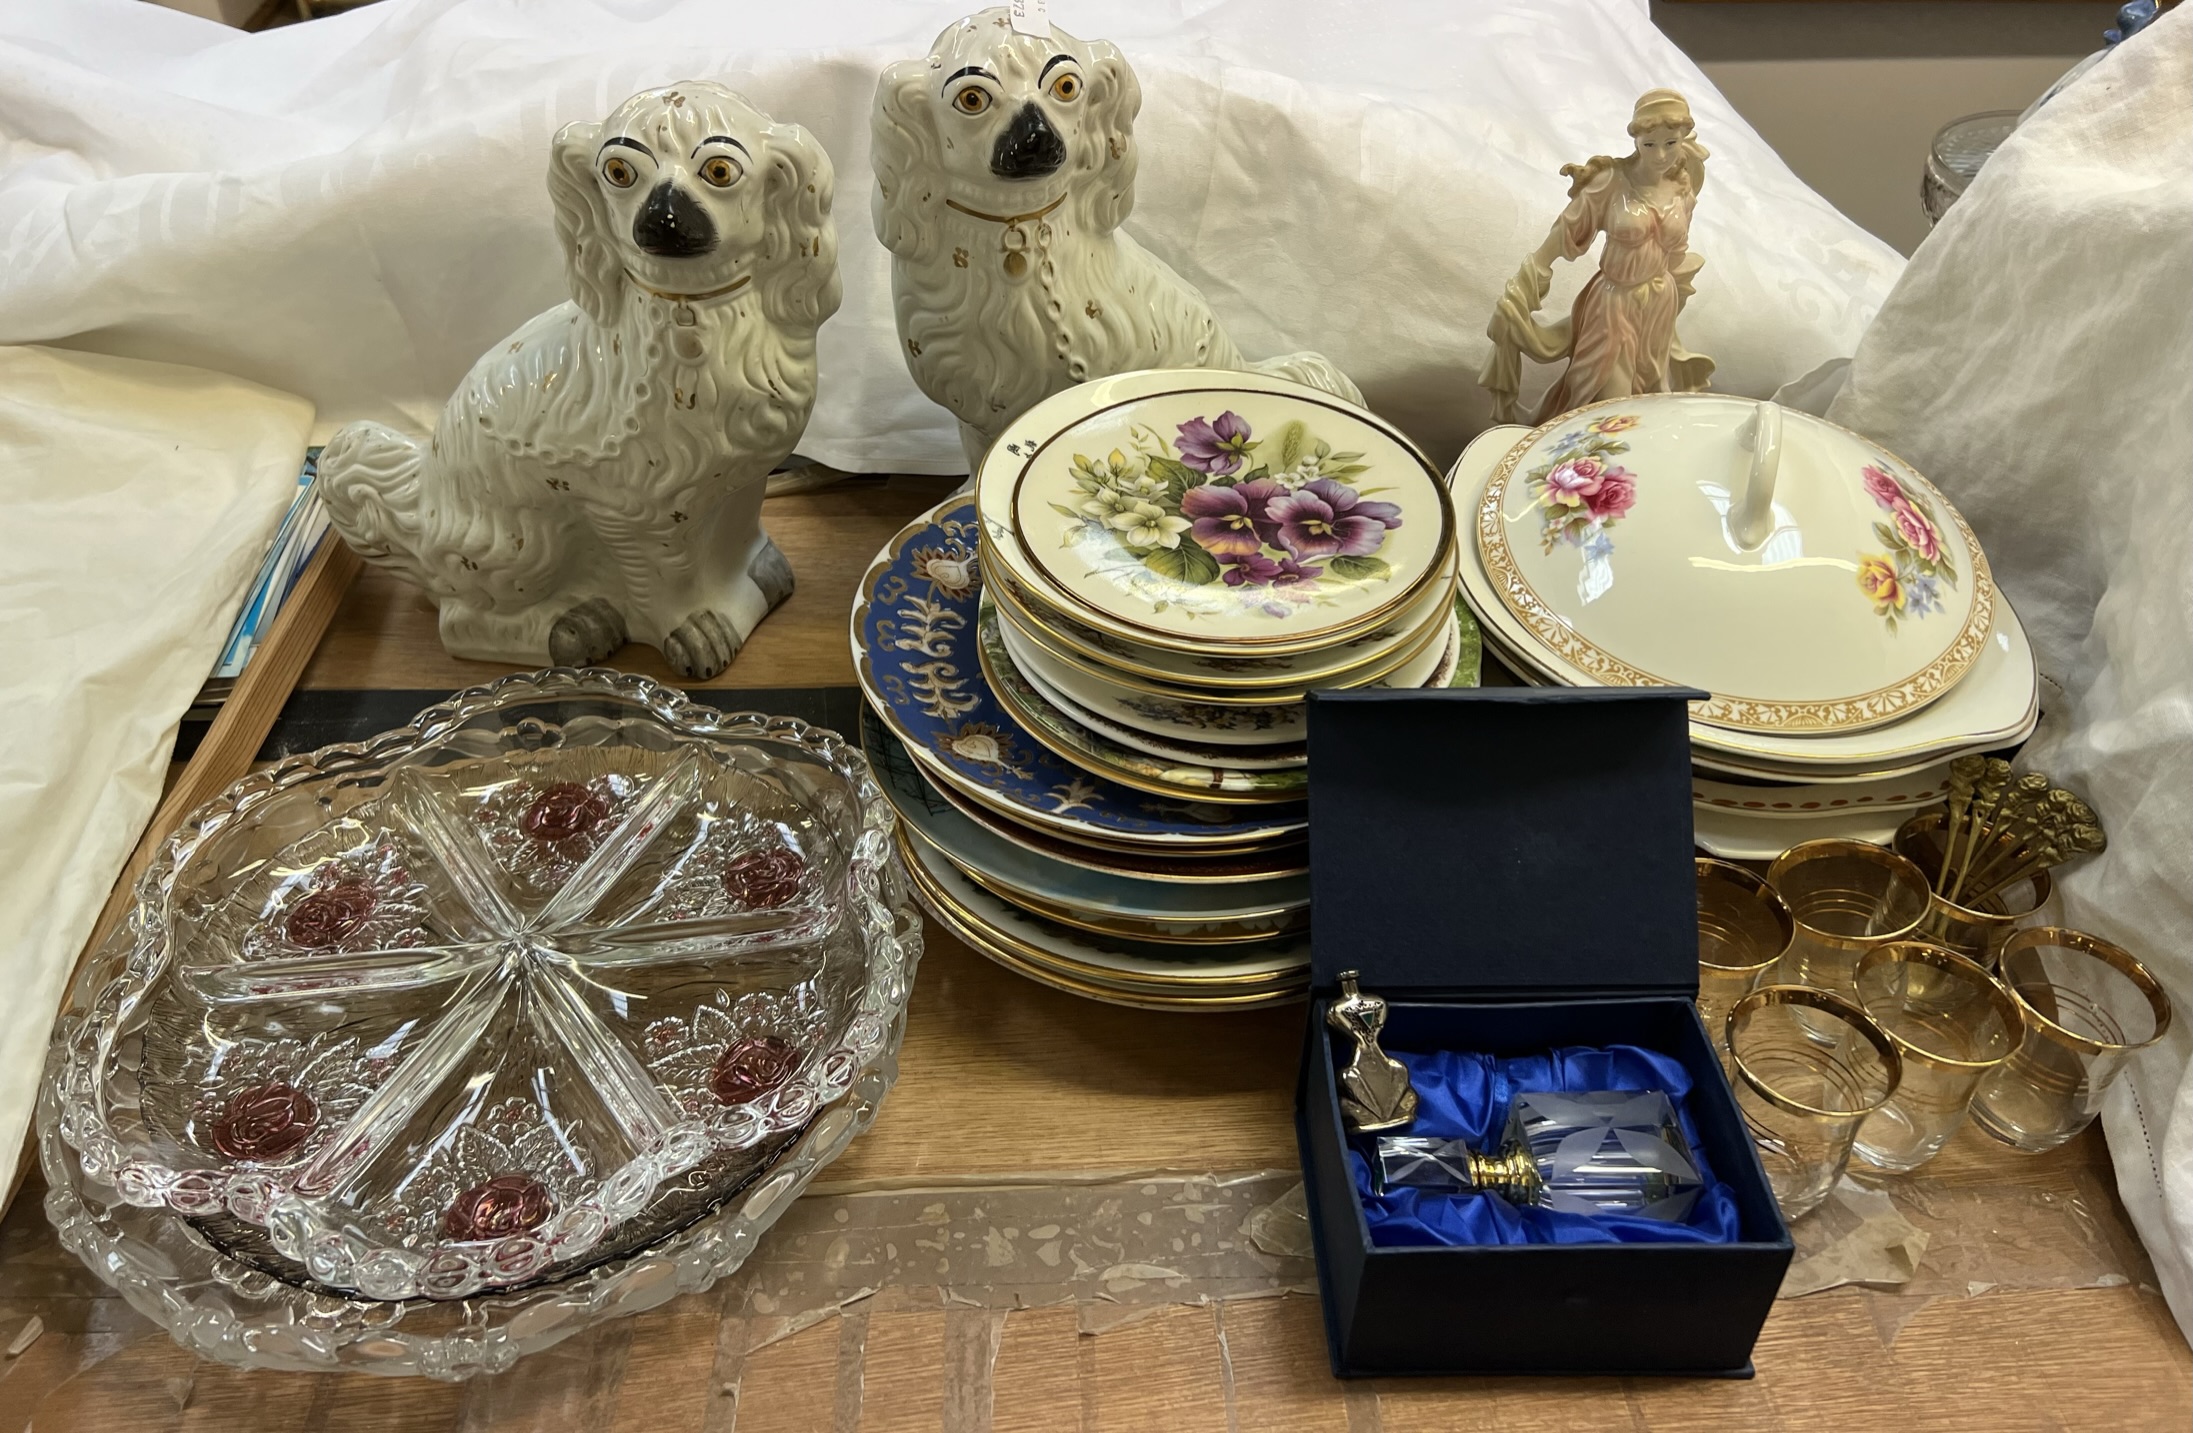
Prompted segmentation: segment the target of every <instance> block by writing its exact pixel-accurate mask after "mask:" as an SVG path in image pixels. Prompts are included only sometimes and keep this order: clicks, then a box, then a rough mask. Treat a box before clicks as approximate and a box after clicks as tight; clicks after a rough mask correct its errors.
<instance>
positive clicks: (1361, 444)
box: [976, 369, 1454, 656]
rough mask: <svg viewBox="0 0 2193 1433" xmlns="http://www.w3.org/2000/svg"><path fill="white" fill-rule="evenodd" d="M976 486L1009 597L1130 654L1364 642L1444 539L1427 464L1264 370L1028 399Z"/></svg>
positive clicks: (1184, 374)
mask: <svg viewBox="0 0 2193 1433" xmlns="http://www.w3.org/2000/svg"><path fill="white" fill-rule="evenodd" d="M976 493H977V498H978V504H979V508H980V512H981V517H982V523H983V531H984V534H985V537H986V538H987V540H988V541H989V542H990V543H991V544H992V545H993V547H994V549H995V556H996V558H997V560H998V561H1000V562H1001V563H1002V564H1003V565H1004V567H1005V568H1006V569H1007V571H1008V572H1009V574H1010V575H1011V576H1012V577H1013V578H1014V579H1015V580H1016V581H1018V582H1019V583H1020V584H1021V586H1022V588H1023V589H1024V590H1025V591H1027V592H1030V593H1033V594H1035V595H1037V596H1039V597H1041V598H1042V599H1043V600H1045V601H1046V602H1048V603H1050V604H1052V605H1054V606H1057V607H1059V608H1061V609H1063V610H1065V611H1067V612H1069V613H1071V614H1072V615H1073V616H1074V617H1075V618H1077V619H1078V620H1079V621H1081V622H1082V623H1084V624H1086V625H1088V626H1091V627H1094V628H1096V629H1098V630H1101V631H1104V632H1107V633H1109V634H1111V635H1114V636H1118V637H1122V638H1125V639H1126V640H1128V641H1130V642H1135V643H1139V644H1142V645H1145V646H1153V647H1159V648H1164V649H1168V650H1171V651H1175V652H1182V653H1187V654H1190V655H1194V654H1198V653H1207V652H1225V653H1229V654H1235V653H1238V654H1245V655H1262V656H1288V655H1299V654H1304V653H1314V652H1319V651H1323V650H1325V649H1328V648H1331V647H1333V646H1335V645H1337V644H1340V643H1342V642H1345V641H1346V640H1347V639H1349V638H1351V637H1354V636H1357V635H1360V634H1362V633H1365V632H1368V631H1371V630H1372V629H1374V628H1376V627H1377V626H1379V625H1380V624H1381V623H1382V622H1383V621H1385V620H1386V619H1387V618H1388V617H1390V616H1392V615H1393V614H1394V613H1396V612H1398V611H1401V610H1404V609H1405V608H1406V607H1407V606H1408V605H1409V604H1410V602H1411V601H1413V600H1414V599H1415V598H1417V597H1418V596H1419V595H1420V594H1421V593H1422V591H1423V589H1425V588H1426V587H1428V586H1430V585H1432V584H1433V583H1435V582H1436V580H1437V576H1438V573H1439V572H1440V571H1441V570H1442V568H1443V566H1444V564H1445V562H1446V560H1447V558H1448V556H1449V553H1450V551H1451V548H1452V546H1453V543H1454V523H1453V515H1452V512H1451V510H1450V509H1449V506H1448V504H1447V502H1446V498H1445V484H1444V482H1443V480H1442V478H1441V476H1440V474H1439V472H1438V470H1437V469H1435V468H1434V467H1433V466H1432V465H1431V464H1430V463H1429V462H1428V461H1427V460H1426V459H1425V458H1424V456H1423V454H1422V453H1421V452H1419V451H1418V450H1417V449H1416V448H1415V446H1414V445H1413V444H1411V443H1410V442H1409V441H1408V439H1407V438H1406V437H1404V436H1403V435H1402V434H1400V433H1399V432H1398V431H1397V430H1395V429H1393V428H1392V427H1391V426H1390V425H1388V424H1386V423H1384V422H1383V421H1381V420H1380V419H1378V418H1377V417H1375V416H1374V415H1372V414H1370V413H1368V412H1366V411H1365V410H1363V409H1360V408H1357V407H1355V406H1353V405H1350V404H1346V403H1342V402H1340V401H1339V400H1337V399H1335V398H1333V397H1331V396H1330V395H1328V394H1324V393H1321V392H1319V391H1317V390H1315V389H1312V388H1308V387H1305V386H1303V385H1300V384H1295V383H1290V382H1288V381H1286V380H1284V379H1276V378H1272V377H1270V376H1269V375H1250V374H1238V373H1226V374H1219V373H1214V372H1210V371H1206V370H1199V369H1187V370H1149V371H1145V372H1141V373H1133V374H1121V375H1118V376H1116V377H1112V378H1105V379H1100V380H1097V381H1095V382H1092V383H1086V384H1082V385H1080V386H1079V387H1077V388H1073V389H1069V390H1067V391H1066V392H1064V393H1061V394H1057V395H1054V396H1053V397H1051V398H1049V399H1046V400H1045V401H1044V402H1042V403H1040V404H1037V405H1036V406H1035V407H1034V408H1032V409H1030V410H1029V411H1028V412H1027V413H1026V414H1023V415H1022V416H1021V417H1020V418H1019V419H1017V420H1015V422H1014V423H1013V424H1012V425H1011V427H1009V428H1008V430H1007V431H1006V432H1005V433H1004V434H1002V435H1001V436H1000V438H999V440H998V442H997V443H995V444H993V445H992V447H991V449H990V452H989V454H988V455H987V456H986V457H985V458H984V460H983V463H982V466H981V469H980V470H979V472H978V474H977V479H976Z"/></svg>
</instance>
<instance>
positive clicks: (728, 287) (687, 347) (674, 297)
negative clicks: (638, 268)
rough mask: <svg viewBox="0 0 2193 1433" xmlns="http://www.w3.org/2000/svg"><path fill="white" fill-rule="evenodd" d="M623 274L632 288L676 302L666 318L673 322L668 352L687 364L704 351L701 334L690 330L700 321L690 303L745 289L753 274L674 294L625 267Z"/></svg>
mask: <svg viewBox="0 0 2193 1433" xmlns="http://www.w3.org/2000/svg"><path fill="white" fill-rule="evenodd" d="M624 276H625V277H626V278H628V279H631V280H632V285H633V287H634V288H637V289H641V290H643V291H645V292H647V293H650V294H653V295H654V296H655V297H656V298H659V299H661V300H662V301H663V302H665V303H670V304H676V305H677V307H676V308H674V309H672V310H671V311H670V321H671V323H672V324H673V325H675V327H674V328H673V329H672V330H671V334H670V351H671V352H672V353H674V354H676V355H677V358H678V361H679V362H680V363H687V364H692V363H698V362H700V361H701V358H702V357H703V355H704V354H705V353H706V351H707V350H706V349H705V347H704V346H703V344H702V341H701V336H700V335H699V334H698V333H696V332H694V328H695V326H696V325H697V324H699V322H700V316H699V315H697V314H695V313H694V312H693V305H695V304H697V303H706V302H707V301H708V300H710V299H720V298H722V297H723V296H724V295H725V294H735V293H737V292H738V291H739V290H740V289H743V288H745V287H746V285H747V282H748V281H749V280H751V279H752V278H753V277H754V276H753V275H752V274H741V275H740V276H739V277H738V278H736V279H733V280H732V281H731V282H730V283H728V284H725V285H724V286H723V287H722V288H720V289H710V290H708V292H706V293H700V294H676V293H671V292H669V291H668V290H665V289H658V288H654V287H652V286H651V285H648V284H643V283H641V282H640V281H639V278H638V276H636V275H635V274H633V272H632V271H631V270H630V269H627V270H625V274H624Z"/></svg>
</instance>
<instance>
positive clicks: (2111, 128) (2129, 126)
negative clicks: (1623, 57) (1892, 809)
mask: <svg viewBox="0 0 2193 1433" xmlns="http://www.w3.org/2000/svg"><path fill="white" fill-rule="evenodd" d="M2188 175H2193V13H2189V12H2187V11H2184V10H2175V11H2172V12H2171V13H2170V14H2168V15H2165V16H2163V17H2162V18H2161V19H2159V20H2157V21H2156V22H2155V23H2154V24H2153V25H2152V26H2150V27H2149V28H2147V29H2146V30H2143V31H2141V32H2140V33H2139V34H2138V35H2136V36H2134V37H2133V38H2132V39H2130V40H2127V41H2126V42H2125V43H2124V44H2123V45H2121V46H2119V47H2118V48H2117V50H2116V51H2115V52H2114V53H2112V54H2111V55H2109V56H2108V57H2107V58H2105V59H2104V60H2102V61H2101V62H2100V63H2099V64H2097V65H2096V66H2094V68H2093V69H2091V70H2088V71H2087V72H2086V73H2085V74H2084V75H2082V76H2080V77H2079V79H2078V80H2077V81H2075V82H2074V83H2073V84H2071V85H2070V86H2069V87H2068V88H2066V89H2065V90H2064V91H2063V92H2062V93H2061V94H2059V95H2057V96H2056V97H2055V98H2054V99H2052V100H2050V101H2049V102H2048V103H2047V104H2046V105H2044V106H2043V107H2042V108H2041V109H2040V110H2038V111H2036V112H2035V113H2034V115H2033V116H2032V117H2031V118H2030V119H2028V120H2027V121H2026V122H2025V123H2024V124H2023V125H2021V126H2019V128H2018V130H2017V132H2016V133H2015V134H2013V135H2012V136H2011V137H2010V139H2009V141H2008V142H2007V143H2005V144H2004V145H2003V147H2002V148H2001V149H2000V150H1998V151H1997V152H1996V154H1995V156H1994V157H1993V158H1991V159H1990V160H1988V162H1987V167H1986V168H1984V169H1982V170H1981V171H1980V175H1979V178H1978V179H1977V180H1975V181H1974V182H1973V185H1972V188H1971V189H1970V190H1969V191H1968V192H1967V193H1966V194H1965V196H1964V197H1963V198H1962V199H1960V200H1958V201H1957V206H1956V207H1955V208H1953V209H1951V210H1950V211H1949V214H1948V216H1947V217H1946V218H1944V219H1943V220H1942V225H1941V227H1940V228H1939V229H1937V230H1935V231H1934V233H1933V234H1932V235H1931V236H1929V237H1928V239H1927V241H1926V242H1925V243H1924V244H1921V245H1920V246H1919V251H1918V253H1916V254H1914V255H1913V256H1912V259H1911V268H1910V270H1909V271H1908V272H1907V273H1906V274H1905V275H1904V278H1903V281H1902V282H1901V283H1899V284H1898V285H1897V286H1896V290H1895V292H1894V293H1892V294H1891V295H1889V299H1888V303H1887V304H1886V305H1885V306H1884V307H1883V308H1882V310H1881V316H1880V320H1879V322H1877V323H1875V324H1874V325H1873V327H1872V328H1871V329H1870V330H1869V331H1868V332H1867V334H1866V336H1865V341H1864V342H1863V343H1862V344H1860V345H1859V348H1858V352H1857V354H1856V356H1855V357H1854V358H1853V359H1852V361H1851V366H1850V374H1849V378H1848V382H1847V386H1846V387H1845V388H1844V389H1843V392H1842V394H1841V396H1840V397H1839V398H1837V399H1836V401H1835V404H1834V406H1833V407H1832V408H1830V409H1829V411H1828V416H1829V417H1830V418H1833V419H1835V420H1836V421H1837V422H1840V423H1844V424H1847V425H1848V426H1850V427H1853V428H1856V429H1858V430H1859V431H1861V432H1864V433H1868V434H1871V435H1872V436H1873V437H1875V438H1877V439H1879V440H1880V441H1881V442H1882V443H1883V444H1885V445H1887V447H1888V448H1890V449H1891V450H1892V451H1894V452H1896V453H1898V454H1899V455H1901V456H1903V457H1906V458H1909V459H1910V460H1911V461H1912V462H1913V463H1914V464H1915V465H1917V467H1918V469H1919V471H1921V472H1923V473H1925V474H1926V475H1927V476H1928V477H1929V478H1931V479H1933V480H1934V482H1935V483H1936V484H1937V485H1939V486H1940V487H1941V489H1942V491H1944V492H1945V493H1947V494H1949V496H1950V498H1951V499H1952V500H1953V501H1955V502H1956V504H1957V506H1958V507H1959V508H1960V509H1961V510H1962V511H1963V512H1964V514H1965V516H1966V517H1967V518H1968V519H1970V520H1971V523H1972V526H1973V528H1974V530H1975V531H1977V532H1978V533H1979V535H1980V541H1981V543H1982V544H1983V545H1984V546H1985V547H1986V549H1987V554H1988V559H1989V561H1990V562H1991V563H1992V564H1993V566H1994V569H1995V577H1996V580H1997V582H1998V583H2000V584H2001V586H2002V589H2003V592H2004V594H2005V595H2006V596H2007V597H2009V598H2010V600H2011V602H2012V603H2013V604H2014V605H2015V606H2016V607H2017V609H2018V615H2019V616H2020V617H2021V618H2023V619H2024V621H2025V624H2026V627H2027V629H2028V630H2029V631H2030V632H2031V633H2032V635H2033V649H2034V653H2035V655H2036V656H2037V657H2038V658H2039V660H2040V663H2041V672H2042V674H2043V676H2045V677H2047V678H2049V679H2050V683H2049V690H2048V692H2047V693H2046V694H2045V695H2044V696H2043V699H2042V706H2043V709H2044V718H2043V721H2042V724H2041V729H2040V731H2039V732H2038V733H2037V734H2036V735H2035V737H2034V739H2033V741H2032V744H2031V745H2030V746H2028V747H2027V748H2026V751H2025V753H2024V760H2025V761H2026V762H2028V763H2030V764H2031V765H2032V767H2033V768H2034V769H2036V770H2040V771H2046V772H2048V773H2049V774H2050V775H2052V776H2054V777H2055V778H2056V779H2057V780H2059V781H2062V782H2065V783H2067V784H2068V785H2070V786H2071V788H2072V789H2073V790H2075V791H2078V792H2080V793H2081V794H2083V795H2084V796H2086V797H2087V798H2088V800H2090V801H2091V802H2092V803H2093V805H2094V808H2095V809H2096V810H2098V811H2099V812H2101V814H2102V819H2103V821H2104V823H2105V824H2106V825H2107V827H2108V830H2109V840H2110V846H2109V850H2108V851H2106V852H2105V853H2103V854H2102V855H2101V856H2098V857H2096V858H2094V859H2092V860H2090V861H2087V862H2084V863H2082V864H2080V865H2077V866H2074V867H2071V868H2070V869H2069V870H2068V871H2066V872H2065V873H2063V876H2062V879H2061V880H2059V881H2058V883H2057V887H2056V889H2057V892H2058V897H2059V899H2060V901H2061V912H2060V914H2061V919H2062V920H2063V921H2064V923H2066V924H2068V925H2072V926H2075V927H2077V928H2079V929H2081V930H2089V931H2092V932H2094V933H2095V934H2097V935H2100V936H2103V937H2104V938H2106V939H2109V940H2113V941H2116V942H2118V943H2119V944H2122V945H2124V946H2125V947H2126V948H2128V949H2130V950H2131V951H2132V953H2133V954H2135V955H2137V956H2139V957H2140V958H2141V959H2142V960H2144V961H2146V962H2148V963H2149V965H2150V966H2151V968H2152V969H2153V970H2154V971H2155V974H2156V975H2157V976H2158V977H2159V978H2160V979H2161V980H2162V982H2163V984H2164V986H2165V987H2166V988H2167V989H2168V990H2169V991H2170V994H2171V997H2172V999H2173V1000H2174V1001H2175V1003H2176V1006H2177V1020H2176V1022H2175V1024H2174V1025H2173V1026H2172V1028H2171V1030H2170V1032H2169V1033H2168V1034H2167V1035H2166V1036H2164V1038H2163V1039H2162V1040H2161V1041H2160V1042H2159V1043H2157V1044H2156V1045H2155V1046H2153V1047H2152V1048H2150V1049H2149V1050H2147V1051H2146V1052H2144V1053H2143V1054H2141V1055H2139V1056H2138V1057H2136V1058H2135V1059H2134V1060H2133V1062H2132V1065H2131V1067H2130V1068H2129V1069H2128V1070H2127V1071H2126V1073H2125V1076H2124V1078H2123V1079H2122V1080H2121V1081H2120V1082H2119V1083H2118V1084H2117V1085H2116V1087H2115V1088H2114V1089H2112V1090H2111V1092H2110V1095H2109V1098H2108V1101H2107V1103H2105V1104H2104V1105H2103V1106H2102V1122H2103V1125H2104V1126H2105V1128H2106V1129H2107V1130H2108V1133H2109V1152H2110V1155H2111V1157H2112V1158H2113V1159H2114V1160H2115V1162H2116V1166H2117V1187H2118V1189H2119V1190H2120V1192H2121V1193H2122V1194H2123V1196H2124V1204H2125V1210H2126V1212H2127V1213H2129V1214H2130V1215H2131V1216H2132V1222H2133V1225H2134V1226H2135V1227H2136V1228H2137V1229H2138V1230H2139V1231H2140V1237H2141V1238H2142V1239H2144V1240H2145V1241H2146V1243H2147V1249H2148V1252H2149V1253H2150V1254H2151V1255H2153V1256H2154V1259H2155V1275H2156V1279H2157V1281H2158V1282H2159V1283H2160V1284H2161V1285H2162V1291H2163V1294H2164V1296H2165V1297H2166V1298H2168V1299H2169V1301H2170V1307H2171V1311H2172V1312H2173V1313H2175V1314H2176V1315H2177V1317H2178V1325H2179V1327H2180V1328H2181V1329H2183V1330H2185V1331H2186V1333H2187V1334H2188V1336H2193V1068H2189V1062H2193V948H2189V945H2188V940H2187V931H2188V929H2189V928H2193V484H2189V482H2188V479H2187V475H2188V474H2189V473H2193V255H2189V254H2188V251H2187V248H2188V246H2187V236H2188V235H2189V234H2193V183H2188V182H2187V176H2188Z"/></svg>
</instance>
